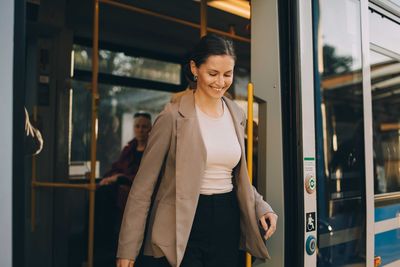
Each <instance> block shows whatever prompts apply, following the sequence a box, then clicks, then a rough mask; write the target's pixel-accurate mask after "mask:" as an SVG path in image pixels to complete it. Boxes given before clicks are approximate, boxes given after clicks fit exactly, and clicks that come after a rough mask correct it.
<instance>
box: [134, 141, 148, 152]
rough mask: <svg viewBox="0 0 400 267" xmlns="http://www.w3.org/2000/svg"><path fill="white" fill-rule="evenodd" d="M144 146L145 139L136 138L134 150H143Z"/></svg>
mask: <svg viewBox="0 0 400 267" xmlns="http://www.w3.org/2000/svg"><path fill="white" fill-rule="evenodd" d="M145 148H146V141H139V140H137V145H136V151H144V149H145Z"/></svg>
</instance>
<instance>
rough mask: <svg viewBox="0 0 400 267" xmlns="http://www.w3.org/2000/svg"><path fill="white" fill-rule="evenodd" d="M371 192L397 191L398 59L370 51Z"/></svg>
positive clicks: (399, 152)
mask: <svg viewBox="0 0 400 267" xmlns="http://www.w3.org/2000/svg"><path fill="white" fill-rule="evenodd" d="M371 89H372V114H373V129H374V134H373V140H374V175H375V180H374V181H375V194H382V193H391V192H395V191H400V108H399V106H400V105H399V103H400V61H398V60H395V59H393V58H390V57H388V56H385V55H383V54H380V53H377V52H374V51H371Z"/></svg>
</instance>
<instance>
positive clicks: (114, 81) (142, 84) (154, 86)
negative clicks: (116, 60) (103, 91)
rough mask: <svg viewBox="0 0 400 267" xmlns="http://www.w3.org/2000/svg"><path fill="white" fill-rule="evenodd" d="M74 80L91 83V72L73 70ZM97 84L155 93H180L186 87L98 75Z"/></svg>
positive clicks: (103, 74) (110, 75)
mask: <svg viewBox="0 0 400 267" xmlns="http://www.w3.org/2000/svg"><path fill="white" fill-rule="evenodd" d="M74 80H79V81H85V82H91V81H92V72H91V71H87V70H75V71H74ZM98 81H99V83H101V84H109V85H119V86H126V87H134V88H144V89H151V90H157V91H167V92H180V91H182V90H184V89H185V88H186V87H185V86H182V85H175V84H169V83H163V82H155V81H149V80H144V79H137V78H131V77H123V76H116V75H112V74H106V73H99V78H98Z"/></svg>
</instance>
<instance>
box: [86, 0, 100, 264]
mask: <svg viewBox="0 0 400 267" xmlns="http://www.w3.org/2000/svg"><path fill="white" fill-rule="evenodd" d="M98 72H99V0H94V10H93V49H92V119H91V122H92V124H91V126H92V128H91V131H92V133H91V143H90V144H91V149H90V183H89V184H90V185H89V227H88V228H89V238H88V266H89V267H92V266H93V248H94V246H93V241H94V204H95V190H96V181H95V179H96V149H97V147H96V145H97V107H98V102H99V94H98V88H97V86H98Z"/></svg>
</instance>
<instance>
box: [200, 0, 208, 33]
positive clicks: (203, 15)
mask: <svg viewBox="0 0 400 267" xmlns="http://www.w3.org/2000/svg"><path fill="white" fill-rule="evenodd" d="M204 35H207V0H201V1H200V37H203V36H204Z"/></svg>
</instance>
